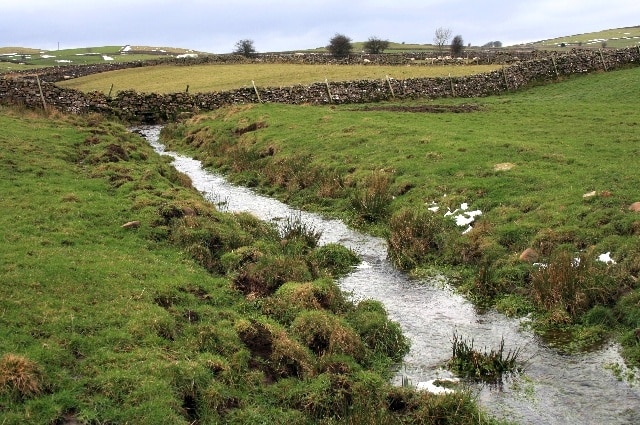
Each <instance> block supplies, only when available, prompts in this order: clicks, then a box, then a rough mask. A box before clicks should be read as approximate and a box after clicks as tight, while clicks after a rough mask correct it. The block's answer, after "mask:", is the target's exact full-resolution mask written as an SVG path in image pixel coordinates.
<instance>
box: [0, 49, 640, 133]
mask: <svg viewBox="0 0 640 425" xmlns="http://www.w3.org/2000/svg"><path fill="white" fill-rule="evenodd" d="M538 55H539V56H542V57H540V58H536V59H531V60H526V61H520V60H519V59H518V61H516V60H515V59H513V58H512V59H513V60H512V61H511V62H513V63H512V64H510V65H505V66H504V67H503V68H502V69H500V70H496V71H492V72H489V73H483V74H476V75H471V76H464V77H439V78H412V79H404V80H396V79H392V78H386V79H383V80H361V81H346V82H329V81H327V82H324V83H314V84H311V85H296V86H291V87H255V86H254V87H251V88H241V89H237V90H230V91H222V92H211V93H194V94H191V93H188V92H181V93H169V94H157V93H139V92H136V91H133V90H128V91H121V92H118V93H116V94H115V95H114V96H111V95H110V94H108V95H105V94H103V93H100V92H91V93H82V92H80V91H77V90H72V89H65V88H61V87H58V86H57V85H55V82H56V81H61V80H64V79H67V78H69V76H70V75H73V76H74V77H75V76H79V75H80V74H82V75H88V74H92V73H98V72H104V71H105V70H107V69H120V68H121V67H122V68H124V67H133V66H149V64H148V63H133V64H118V65H111V66H106V67H105V66H102V65H87V66H75V67H60V68H58V67H55V68H43V69H42V70H38V72H37V73H34V72H33V71H32V72H31V73H16V74H7V75H3V77H2V79H0V103H4V104H13V105H23V106H26V107H28V108H55V109H58V110H61V111H63V112H67V113H80V114H82V113H91V112H98V113H102V114H105V115H108V116H113V117H117V118H119V119H122V120H124V121H127V122H132V123H161V122H167V121H173V120H176V119H178V118H180V117H181V116H183V115H185V114H193V113H199V112H205V111H210V110H215V109H218V108H220V107H222V106H225V105H232V104H245V103H265V102H270V103H287V104H332V103H333V104H353V103H371V102H379V101H385V100H392V99H419V98H429V99H435V98H446V97H462V98H477V97H484V96H490V95H498V94H501V93H504V92H508V91H513V90H518V89H521V88H524V87H526V86H529V85H531V84H534V83H546V82H552V81H556V80H559V79H561V78H564V77H567V76H570V75H576V74H578V75H579V74H585V73H590V72H606V71H611V70H615V69H620V68H625V67H630V66H638V65H640V48H626V49H616V50H599V51H594V50H573V51H571V52H570V53H567V54H551V53H550V54H548V55H543V54H541V53H540V52H538ZM192 62H193V61H186V62H185V64H200V63H201V62H198V61H195V62H193V63H192ZM161 63H166V62H165V61H162V62H161ZM505 63H506V61H505Z"/></svg>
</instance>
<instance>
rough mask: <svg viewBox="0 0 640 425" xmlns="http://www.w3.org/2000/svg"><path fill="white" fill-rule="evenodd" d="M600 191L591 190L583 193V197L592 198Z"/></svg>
mask: <svg viewBox="0 0 640 425" xmlns="http://www.w3.org/2000/svg"><path fill="white" fill-rule="evenodd" d="M597 193H598V192H596V191H595V190H592V191H591V192H587V193H585V194H584V195H582V197H583V198H591V197H593V196H596V195H597Z"/></svg>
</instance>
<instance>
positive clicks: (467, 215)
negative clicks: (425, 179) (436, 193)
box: [427, 202, 482, 234]
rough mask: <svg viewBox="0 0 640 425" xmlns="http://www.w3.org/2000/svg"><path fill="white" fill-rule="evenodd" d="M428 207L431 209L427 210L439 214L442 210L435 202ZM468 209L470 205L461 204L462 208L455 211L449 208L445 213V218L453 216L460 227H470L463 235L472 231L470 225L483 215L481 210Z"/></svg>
mask: <svg viewBox="0 0 640 425" xmlns="http://www.w3.org/2000/svg"><path fill="white" fill-rule="evenodd" d="M428 205H429V207H428V208H427V209H428V210H429V211H432V212H434V213H436V212H438V211H439V209H440V207H438V204H436V203H435V202H431V203H430V204H428ZM468 209H469V204H468V203H467V202H463V203H462V204H460V208H456V209H455V210H453V211H451V210H450V209H448V208H447V212H446V213H444V216H445V217H449V216H453V219H454V220H455V221H456V224H457V225H458V226H468V227H467V229H466V230H465V231H464V232H462V234H465V233H467V232H469V231H471V226H470V224H471V223H473V222H474V221H475V219H476V217H477V216H479V215H482V211H480V210H475V211H468Z"/></svg>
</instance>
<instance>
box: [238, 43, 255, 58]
mask: <svg viewBox="0 0 640 425" xmlns="http://www.w3.org/2000/svg"><path fill="white" fill-rule="evenodd" d="M233 53H235V54H236V55H242V56H246V57H248V58H250V57H251V56H253V55H255V54H256V49H255V48H254V47H253V40H248V39H245V40H240V41H238V42H237V43H236V47H235V50H234V51H233Z"/></svg>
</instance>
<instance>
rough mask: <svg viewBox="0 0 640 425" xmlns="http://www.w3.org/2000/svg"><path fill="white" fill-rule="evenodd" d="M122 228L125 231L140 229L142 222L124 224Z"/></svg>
mask: <svg viewBox="0 0 640 425" xmlns="http://www.w3.org/2000/svg"><path fill="white" fill-rule="evenodd" d="M121 227H122V228H123V229H135V228H138V227H140V222H139V221H137V220H136V221H129V222H127V223H124V224H123V225H122V226H121Z"/></svg>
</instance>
